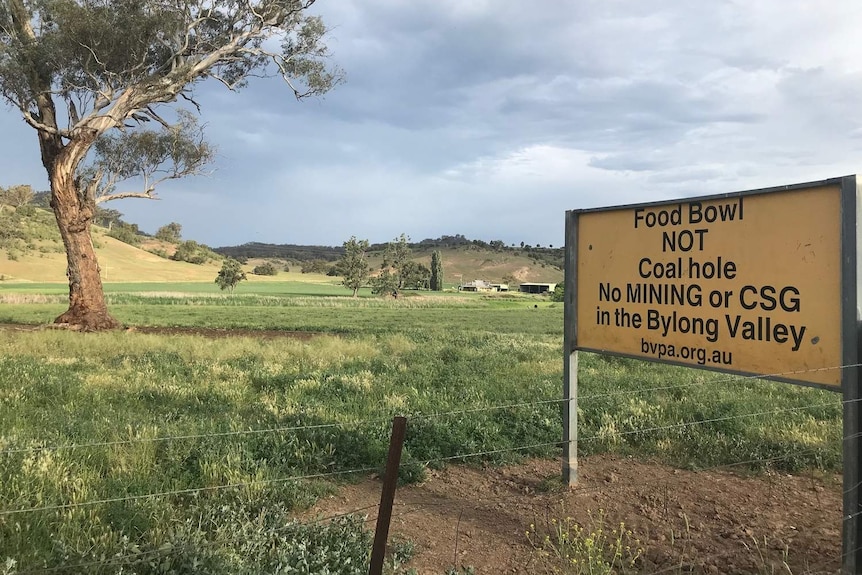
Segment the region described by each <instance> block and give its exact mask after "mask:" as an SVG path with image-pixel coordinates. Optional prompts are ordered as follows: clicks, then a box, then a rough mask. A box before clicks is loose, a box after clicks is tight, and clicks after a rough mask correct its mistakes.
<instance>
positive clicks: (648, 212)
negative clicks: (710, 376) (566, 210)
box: [575, 185, 842, 386]
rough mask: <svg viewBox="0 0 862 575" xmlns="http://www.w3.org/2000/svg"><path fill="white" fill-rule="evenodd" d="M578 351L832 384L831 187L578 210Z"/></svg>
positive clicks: (835, 380)
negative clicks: (596, 209)
mask: <svg viewBox="0 0 862 575" xmlns="http://www.w3.org/2000/svg"><path fill="white" fill-rule="evenodd" d="M577 229H578V249H577V280H576V281H577V339H576V343H575V346H576V347H577V348H578V349H587V350H593V351H602V352H611V353H619V354H624V355H630V356H637V357H643V358H646V359H652V360H663V361H670V362H674V363H682V364H690V365H693V366H698V367H706V368H710V369H720V370H726V371H731V372H741V373H752V374H759V375H772V376H776V377H780V378H783V379H790V380H800V381H805V382H811V383H817V384H822V385H828V386H840V385H841V369H838V367H839V366H840V365H841V357H842V355H841V349H842V348H841V187H840V185H834V186H822V187H817V188H807V189H798V190H788V191H780V192H769V193H763V194H742V195H735V196H727V197H722V198H721V199H709V200H698V199H693V200H685V201H680V202H678V203H670V204H662V205H655V204H653V205H643V206H634V207H627V208H621V209H610V210H602V211H587V212H582V213H579V214H578V228H577Z"/></svg>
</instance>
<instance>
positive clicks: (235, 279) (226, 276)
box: [215, 258, 246, 292]
mask: <svg viewBox="0 0 862 575" xmlns="http://www.w3.org/2000/svg"><path fill="white" fill-rule="evenodd" d="M244 279H246V277H245V272H244V271H242V265H241V264H240V263H239V262H238V261H236V260H232V259H230V258H228V259H226V260H225V261H224V263H222V265H221V269H220V270H219V272H218V275H217V276H216V279H215V283H217V284H218V287H220V288H221V289H222V291H224V290H228V291H230V292H233V290H234V288H235V287H236V286H237V284H238V283H239V282H241V281H242V280H244Z"/></svg>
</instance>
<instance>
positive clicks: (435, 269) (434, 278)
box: [429, 250, 443, 291]
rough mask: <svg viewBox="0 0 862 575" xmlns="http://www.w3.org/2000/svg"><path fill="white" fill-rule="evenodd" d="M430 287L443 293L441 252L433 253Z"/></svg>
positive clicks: (435, 251)
mask: <svg viewBox="0 0 862 575" xmlns="http://www.w3.org/2000/svg"><path fill="white" fill-rule="evenodd" d="M429 283H430V287H431V289H432V290H434V291H443V256H442V255H441V254H440V250H434V251H433V252H431V277H430V281H429Z"/></svg>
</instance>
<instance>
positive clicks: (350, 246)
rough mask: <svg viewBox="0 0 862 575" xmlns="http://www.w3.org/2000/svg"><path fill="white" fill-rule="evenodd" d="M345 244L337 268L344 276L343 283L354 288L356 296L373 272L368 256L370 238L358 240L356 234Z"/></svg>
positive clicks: (354, 295) (348, 287) (349, 287)
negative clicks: (369, 265)
mask: <svg viewBox="0 0 862 575" xmlns="http://www.w3.org/2000/svg"><path fill="white" fill-rule="evenodd" d="M343 246H344V255H343V256H341V259H340V260H338V264H337V268H338V271H339V273H340V274H341V275H342V276H343V278H344V279H342V280H341V283H342V284H344V287H346V288H347V289H352V290H353V297H356V296H357V294H358V293H359V288H361V287H362V286H363V285H365V282H367V281H368V277H369V274H370V272H371V270H370V268H369V267H368V257H367V251H368V240H357V239H356V236H350V239H349V240H347V241H346V242H344V244H343Z"/></svg>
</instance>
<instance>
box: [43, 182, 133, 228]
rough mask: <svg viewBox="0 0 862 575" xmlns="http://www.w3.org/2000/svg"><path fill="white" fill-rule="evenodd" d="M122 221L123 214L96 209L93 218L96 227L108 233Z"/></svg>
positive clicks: (106, 209)
mask: <svg viewBox="0 0 862 575" xmlns="http://www.w3.org/2000/svg"><path fill="white" fill-rule="evenodd" d="M40 193H42V192H40ZM50 198H51V195H50V192H49V193H48V199H49V200H50ZM122 221H123V214H121V213H120V212H118V211H117V210H111V209H108V208H103V207H96V214H95V215H94V216H93V223H95V224H96V225H99V226H102V227H103V228H108V230H109V231H110V230H111V229H112V228H113V227H114V226H115V225H119V224H121V223H122Z"/></svg>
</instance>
